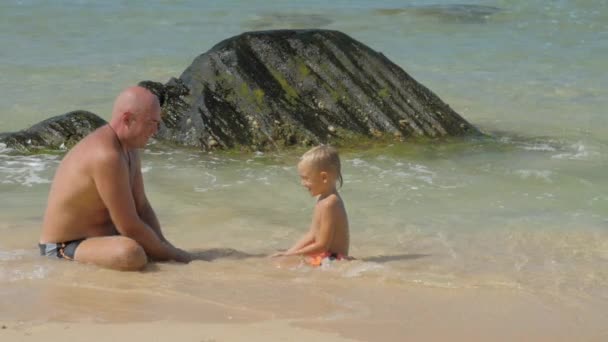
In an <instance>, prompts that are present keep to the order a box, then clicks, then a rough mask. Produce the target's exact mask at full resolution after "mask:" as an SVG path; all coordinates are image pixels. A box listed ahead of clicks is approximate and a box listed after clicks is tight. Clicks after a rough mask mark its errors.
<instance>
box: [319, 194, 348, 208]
mask: <svg viewBox="0 0 608 342" xmlns="http://www.w3.org/2000/svg"><path fill="white" fill-rule="evenodd" d="M340 205H342V199H341V198H340V196H338V195H337V194H330V195H328V196H326V197H324V198H321V199H319V201H318V202H317V206H318V207H320V208H324V209H331V208H333V207H336V206H340Z"/></svg>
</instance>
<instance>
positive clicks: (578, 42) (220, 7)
mask: <svg viewBox="0 0 608 342" xmlns="http://www.w3.org/2000/svg"><path fill="white" fill-rule="evenodd" d="M275 28H277V29H278V28H323V29H333V30H340V31H343V32H345V33H347V34H349V35H351V36H352V37H354V38H355V39H358V40H360V41H362V42H363V43H365V44H367V45H369V46H371V47H372V48H373V49H375V50H377V51H380V52H382V53H383V54H385V55H386V56H387V57H388V58H390V59H391V60H392V61H393V62H395V63H396V64H398V65H400V66H401V67H402V68H403V69H404V70H406V71H407V72H408V73H410V74H411V75H412V76H413V77H414V78H415V79H417V80H418V81H419V82H421V83H422V84H424V85H426V86H427V87H428V88H430V89H431V90H433V91H434V92H435V93H436V94H438V95H439V96H440V97H441V98H442V99H443V100H444V101H446V102H447V103H449V104H450V106H451V107H452V108H454V109H455V110H456V111H457V112H459V113H460V114H461V115H462V116H463V117H465V118H466V119H467V120H468V121H470V122H471V123H472V124H474V125H476V126H478V127H479V128H480V129H481V130H482V131H484V132H485V133H486V134H487V137H485V138H466V139H447V140H446V141H442V142H429V143H414V144H412V143H404V144H401V143H395V144H390V145H384V146H365V147H361V148H357V149H346V150H343V151H342V154H341V158H342V167H343V174H344V186H343V188H342V189H340V192H341V194H342V196H343V199H344V201H345V203H346V207H347V211H348V214H349V219H350V228H351V253H352V255H353V256H355V257H356V258H357V259H358V260H357V261H354V262H351V263H346V264H338V265H331V266H330V267H329V269H324V270H321V271H319V272H313V271H311V270H310V269H309V268H307V267H303V266H301V265H290V266H286V267H281V265H277V264H276V263H275V262H274V261H272V260H269V259H265V258H263V256H264V255H266V254H268V253H272V252H274V251H275V250H276V249H279V248H286V247H289V246H290V244H292V243H293V242H294V241H295V240H296V239H298V237H299V236H300V235H301V234H303V233H304V232H305V231H306V230H307V228H308V224H309V222H310V218H311V212H312V206H313V205H314V199H312V198H310V197H309V196H308V194H307V192H306V191H305V190H304V189H303V188H301V186H300V185H299V180H298V177H297V172H296V168H295V164H296V163H297V157H298V155H299V154H300V153H301V152H303V151H302V150H296V151H283V152H265V153H262V152H255V153H253V152H252V153H242V154H223V153H212V154H209V153H203V152H201V151H198V150H196V149H194V150H193V149H175V148H167V147H165V146H162V145H161V144H159V143H155V142H152V143H151V144H150V145H149V146H148V147H147V148H146V149H145V150H144V153H143V165H142V166H143V172H144V177H145V183H146V190H147V193H148V197H149V199H150V201H151V203H152V204H153V206H154V208H155V209H156V212H157V214H158V216H159V218H160V221H161V223H162V224H163V227H164V230H165V232H166V235H167V236H168V237H169V238H170V239H171V240H172V241H174V242H175V244H176V245H179V246H183V247H185V248H186V249H190V250H196V251H198V252H197V253H198V254H197V255H198V256H199V257H200V258H201V259H205V260H207V261H212V262H211V263H209V262H207V261H196V262H194V263H192V264H190V265H188V266H183V267H182V268H180V267H179V266H177V265H175V266H174V265H160V266H158V267H160V269H161V271H163V272H160V273H161V274H162V276H161V275H159V272H152V274H150V273H146V274H144V275H143V276H141V277H144V278H143V279H144V280H141V278H137V277H136V276H131V275H128V276H127V275H125V276H124V277H123V276H120V277H118V276H108V275H109V274H113V273H111V272H107V271H103V270H100V271H96V270H94V269H92V268H89V267H86V266H79V267H72V266H71V265H70V266H66V265H67V264H66V263H57V262H53V261H49V260H46V259H43V258H40V257H38V256H37V253H38V251H37V247H36V243H37V241H38V236H39V231H40V224H41V220H42V215H43V212H44V208H45V205H46V197H47V194H48V191H49V186H50V182H51V180H52V178H53V175H54V172H55V170H56V168H57V165H58V164H59V162H60V160H61V157H62V154H61V153H57V154H50V155H38V156H19V155H15V154H13V153H11V151H10V150H9V149H7V148H6V146H1V145H0V236H1V238H0V298H4V299H0V301H3V302H2V304H3V306H5V307H9V308H13V309H9V310H8V311H0V318H3V319H8V318H11V317H14V315H15V314H16V313H17V312H21V311H19V310H22V309H23V307H27V306H28V305H30V306H31V307H35V306H36V305H38V304H39V303H40V300H41V298H46V300H47V303H50V304H48V305H49V306H50V307H53V308H55V309H57V308H59V309H57V310H59V311H52V310H51V311H50V312H54V313H50V314H48V315H47V316H44V315H43V316H44V317H42V318H45V319H48V318H53V317H55V318H62V317H64V316H62V315H64V314H65V312H67V311H70V310H74V307H62V306H61V305H59V306H57V302H58V301H54V299H53V298H57V297H56V295H57V294H54V295H48V294H47V295H42V294H40V293H43V292H44V291H42V292H40V291H41V289H42V288H48V286H58V285H57V284H58V283H61V284H62V286H68V285H73V287H76V288H77V289H78V291H81V292H83V291H84V292H86V291H89V290H91V291H93V290H95V291H102V290H103V291H111V292H112V293H114V294H115V295H119V294H121V293H123V294H124V293H128V291H131V290H133V289H135V288H137V289H139V291H144V292H146V291H148V292H149V293H154V294H157V295H160V296H165V297H171V296H176V293H180V295H185V296H192V297H193V298H196V297H200V296H202V293H203V290H208V291H211V292H213V291H215V292H214V293H215V294H216V295H217V296H216V297H217V298H215V299H214V300H216V301H218V302H221V301H222V300H226V301H230V300H232V301H234V300H235V299H234V298H235V297H234V296H236V298H239V296H243V297H246V296H247V295H249V297H250V298H257V297H256V296H253V297H251V294H252V293H253V292H252V291H253V290H251V291H249V292H247V291H244V290H243V291H242V293H241V292H238V293H230V294H228V293H224V292H222V291H221V289H222V288H223V287H222V284H223V282H225V281H231V282H232V283H234V282H235V281H236V282H239V283H247V281H250V282H249V283H250V286H253V288H255V289H256V290H255V291H257V292H255V293H256V294H257V296H259V298H260V299H259V300H260V302H261V301H264V303H266V304H267V305H271V306H272V298H273V293H272V291H269V290H266V292H264V289H263V288H257V287H255V285H252V284H258V283H256V282H255V281H253V280H255V279H257V280H260V279H262V280H264V279H266V280H267V281H268V282H270V280H272V279H275V278H278V279H282V280H284V281H287V282H291V283H292V284H298V283H305V284H307V283H308V282H309V281H310V279H316V280H319V281H320V279H322V278H325V277H329V278H331V279H334V280H336V281H362V282H368V283H372V284H376V285H375V286H380V287H382V286H389V285H388V284H391V286H392V285H395V284H397V285H399V284H402V285H403V284H406V285H407V284H415V285H417V286H423V287H429V288H443V289H445V288H448V289H455V290H457V289H465V288H466V289H470V288H498V289H512V290H515V291H524V292H525V293H533V294H535V295H538V296H541V297H547V298H550V300H557V301H561V302H565V303H574V304H577V303H578V304H580V303H584V302H586V301H589V300H591V301H593V302H595V303H603V304H602V305H604V306H606V304H608V271H606V267H605V265H606V263H607V262H608V181H607V177H606V169H607V167H608V149H607V148H608V139H607V138H606V136H607V134H608V115H606V111H605V108H608V97H606V89H608V77H607V75H608V67H607V64H606V56H608V3H607V2H605V1H600V0H596V1H594V0H579V1H559V0H556V1H543V0H531V1H529V0H526V1H523V0H516V1H506V0H496V1H471V2H470V3H465V4H463V2H462V1H431V0H421V1H409V2H403V1H373V2H372V1H331V2H330V1H307V2H305V3H304V2H300V1H280V2H265V1H206V2H200V1H194V0H182V1H162V0H157V1H129V2H117V1H116V2H115V1H78V0H58V1H53V2H48V1H35V0H23V1H16V0H6V1H2V2H0V43H1V46H2V48H0V74H1V75H2V78H3V82H2V83H0V94H2V96H1V97H0V131H2V132H6V131H15V130H19V129H22V128H26V127H28V126H30V125H32V124H34V123H36V122H39V121H41V120H43V119H46V118H48V117H50V116H54V115H58V114H63V113H66V112H69V111H72V110H76V109H84V110H89V111H92V112H95V113H97V114H98V115H100V116H102V117H104V118H105V119H108V114H109V112H110V109H111V105H112V101H113V98H114V96H115V95H116V94H117V93H118V92H119V91H120V90H121V89H123V88H125V87H127V86H129V85H132V84H135V83H137V82H138V81H141V80H155V81H160V82H165V81H167V80H168V79H169V78H170V77H177V76H179V75H180V73H181V72H182V71H183V70H184V69H185V68H186V67H187V66H188V65H189V63H190V62H191V61H192V60H193V59H194V58H195V57H196V56H197V55H199V54H201V53H203V52H205V51H207V50H208V49H210V48H211V47H212V46H213V45H214V44H216V43H218V42H220V41H221V40H223V39H226V38H229V37H231V36H233V35H236V34H239V33H241V32H243V31H249V30H266V29H275ZM98 272H102V273H98ZM104 272H105V273H104ZM108 277H109V278H108ZM66 279H67V280H66ZM269 279H270V280H269ZM66 284H67V285H66ZM76 284H78V285H76ZM210 284H211V285H210ZM214 286H215V287H214ZM28 289H30V290H28ZM31 289H36V291H38V292H36V293H38V294H39V295H38V296H37V297H35V299H31V298H30V297H29V296H30V295H31V293H32V291H31ZM72 291H74V288H72ZM125 291H126V292H125ZM148 292H146V293H148ZM26 293H27V294H28V295H27V296H24V294H26ZM222 296H226V297H225V298H224V297H222ZM229 296H232V297H230V298H233V299H230V300H228V299H227V298H229ZM8 298H12V300H13V301H11V299H8ZM15 298H30V299H22V301H19V300H17V301H14V300H15ZM49 298H51V299H49ZM61 298H63V297H61ZM163 298H164V297H163ZM180 298H181V297H180ZM187 298H189V297H187ZM187 298H186V299H187ZM64 299H65V298H64ZM182 299H183V298H182ZM182 299H180V300H182ZM37 300H38V301H37ZM184 300H185V299H184ZM250 300H252V299H250ZM11 303H12V305H13V306H11V305H10V304H11ZM15 303H17V304H15ZM36 303H38V304H36ZM268 303H270V304H268ZM65 305H67V304H65ZM74 305H75V304H74ZM278 305H279V304H277V306H278ZM252 306H255V305H252ZM18 309H19V310H18ZM357 310H359V311H360V312H365V308H358V309H357ZM102 311H103V310H102ZM2 314H5V316H6V317H4V316H2ZM89 314H90V315H91V319H93V320H95V319H102V318H100V316H99V315H101V314H98V315H97V316H96V315H95V314H94V313H89ZM53 315H55V316H53ZM24 317H26V318H27V317H30V318H31V317H38V316H36V315H33V316H27V315H26V316H24ZM38 318H40V317H38Z"/></svg>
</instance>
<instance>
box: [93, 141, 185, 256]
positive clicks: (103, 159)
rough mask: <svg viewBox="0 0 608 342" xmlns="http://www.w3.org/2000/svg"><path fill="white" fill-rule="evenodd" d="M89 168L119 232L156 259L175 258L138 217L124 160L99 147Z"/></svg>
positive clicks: (169, 249)
mask: <svg viewBox="0 0 608 342" xmlns="http://www.w3.org/2000/svg"><path fill="white" fill-rule="evenodd" d="M98 153H99V156H98V157H97V159H96V161H95V163H94V166H93V171H92V176H93V180H94V182H95V185H96V187H97V191H98V192H99V196H100V197H101V199H102V201H103V202H104V204H105V205H106V207H107V209H108V212H109V213H110V218H111V219H112V222H113V223H114V225H115V226H116V229H117V230H118V232H119V233H120V234H121V235H124V236H127V237H130V238H132V239H133V240H135V241H137V243H139V244H140V245H141V246H142V247H143V249H144V250H145V252H146V254H148V255H149V256H150V257H152V258H153V259H156V260H170V259H174V258H175V251H174V250H173V249H172V248H171V246H169V245H168V244H165V243H163V242H162V241H161V239H160V238H159V236H158V235H157V234H156V233H155V232H154V231H153V229H152V228H151V227H149V226H148V225H147V224H146V223H145V222H144V221H142V220H141V219H140V218H139V215H138V214H137V210H136V207H135V201H134V198H133V195H132V193H131V189H130V188H131V187H130V182H129V170H128V167H127V163H126V161H125V160H124V159H123V158H122V156H121V155H120V154H118V153H115V152H114V151H110V150H102V151H99V152H98Z"/></svg>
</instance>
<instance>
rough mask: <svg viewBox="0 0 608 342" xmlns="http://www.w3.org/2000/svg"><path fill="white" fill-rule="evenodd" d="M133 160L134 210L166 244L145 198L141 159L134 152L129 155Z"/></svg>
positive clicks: (156, 219) (152, 210)
mask: <svg viewBox="0 0 608 342" xmlns="http://www.w3.org/2000/svg"><path fill="white" fill-rule="evenodd" d="M131 155H132V156H133V159H134V160H135V163H134V164H135V166H134V167H135V179H134V180H133V183H134V184H133V198H134V199H135V208H136V209H137V213H138V214H139V217H140V218H141V219H142V220H143V221H144V222H145V223H146V224H147V225H148V226H149V227H150V228H152V230H153V231H154V232H155V233H156V234H157V235H158V237H159V238H160V239H161V241H164V242H168V241H167V239H166V238H165V236H164V235H163V232H162V230H161V229H160V223H159V222H158V218H157V217H156V213H155V212H154V209H152V206H151V205H150V202H149V201H148V197H147V196H146V191H145V189H144V180H143V175H142V173H141V159H140V158H139V154H138V153H137V152H136V151H133V152H132V153H131Z"/></svg>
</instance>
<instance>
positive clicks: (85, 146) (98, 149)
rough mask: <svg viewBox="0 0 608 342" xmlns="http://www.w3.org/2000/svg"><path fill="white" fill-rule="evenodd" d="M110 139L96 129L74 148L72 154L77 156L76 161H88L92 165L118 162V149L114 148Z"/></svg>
mask: <svg viewBox="0 0 608 342" xmlns="http://www.w3.org/2000/svg"><path fill="white" fill-rule="evenodd" d="M111 138H112V137H111V136H108V135H107V134H104V132H103V131H101V129H97V130H95V131H93V132H92V133H91V134H89V135H87V136H86V137H84V138H83V139H82V140H81V141H80V142H79V143H78V144H77V145H76V146H74V153H75V154H77V155H78V159H82V160H83V161H84V160H89V161H90V162H92V163H115V162H118V161H120V154H119V149H118V148H117V146H114V145H115V144H114V142H113V141H112V139H111Z"/></svg>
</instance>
